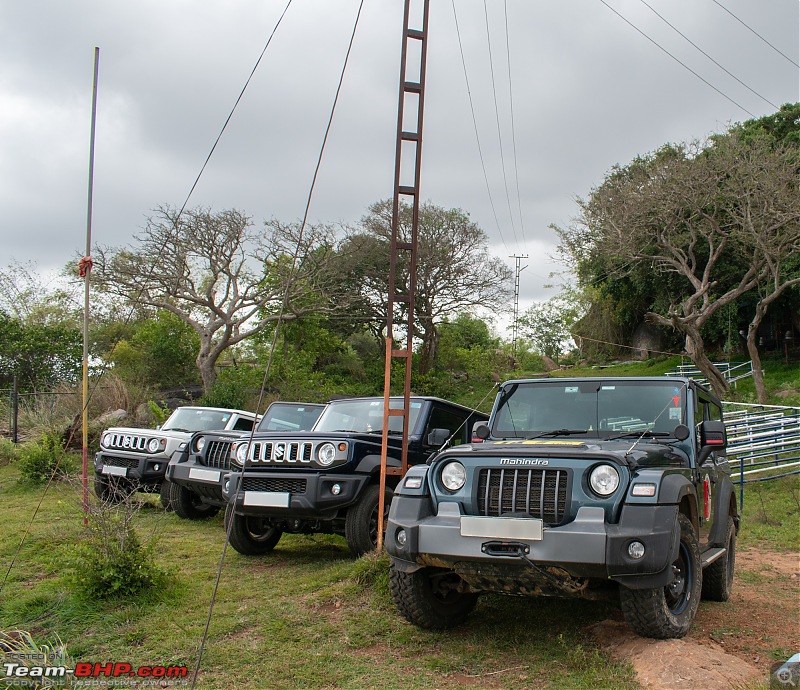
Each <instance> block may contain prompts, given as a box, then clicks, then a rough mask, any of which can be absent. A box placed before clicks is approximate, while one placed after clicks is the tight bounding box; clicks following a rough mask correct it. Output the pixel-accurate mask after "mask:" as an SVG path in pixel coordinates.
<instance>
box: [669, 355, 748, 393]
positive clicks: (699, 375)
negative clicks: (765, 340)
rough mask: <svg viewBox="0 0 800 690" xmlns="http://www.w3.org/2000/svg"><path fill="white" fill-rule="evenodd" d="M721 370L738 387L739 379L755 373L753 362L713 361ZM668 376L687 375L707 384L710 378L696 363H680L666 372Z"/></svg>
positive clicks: (726, 378) (728, 380)
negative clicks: (707, 377)
mask: <svg viewBox="0 0 800 690" xmlns="http://www.w3.org/2000/svg"><path fill="white" fill-rule="evenodd" d="M712 364H713V365H714V366H715V367H716V368H717V369H718V370H719V373H720V374H722V376H723V377H724V378H725V380H726V381H727V382H728V383H729V384H732V385H733V387H734V388H736V383H737V381H739V380H741V379H744V378H747V377H748V376H752V375H753V362H752V360H748V361H747V362H712ZM666 375H667V376H686V377H688V378H690V379H694V380H695V381H697V382H698V383H702V384H707V383H708V380H707V379H706V378H705V376H704V375H703V372H701V371H700V370H699V369H698V368H697V367H696V366H695V365H694V364H680V365H678V366H677V367H675V369H673V370H672V371H668V372H667V373H666Z"/></svg>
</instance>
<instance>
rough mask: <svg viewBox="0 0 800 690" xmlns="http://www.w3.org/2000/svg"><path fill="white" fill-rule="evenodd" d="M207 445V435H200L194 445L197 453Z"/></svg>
mask: <svg viewBox="0 0 800 690" xmlns="http://www.w3.org/2000/svg"><path fill="white" fill-rule="evenodd" d="M205 445H206V437H205V436H198V437H197V438H196V439H195V440H194V441H193V442H192V447H193V449H194V452H195V453H199V452H200V451H201V450H203V447H204V446H205Z"/></svg>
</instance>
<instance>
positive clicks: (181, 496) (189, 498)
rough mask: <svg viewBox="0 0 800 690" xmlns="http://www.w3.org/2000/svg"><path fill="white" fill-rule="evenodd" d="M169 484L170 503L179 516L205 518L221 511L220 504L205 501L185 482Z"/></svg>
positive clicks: (188, 518)
mask: <svg viewBox="0 0 800 690" xmlns="http://www.w3.org/2000/svg"><path fill="white" fill-rule="evenodd" d="M169 484H170V487H169V503H170V506H172V510H174V511H175V515H177V516H178V517H181V518H184V519H185V520H205V519H206V518H210V517H214V516H215V515H216V514H217V513H218V512H219V506H215V505H210V504H208V503H204V502H203V499H202V498H200V496H198V495H197V494H196V493H194V492H193V491H189V489H187V488H186V487H185V486H183V484H176V483H175V482H169Z"/></svg>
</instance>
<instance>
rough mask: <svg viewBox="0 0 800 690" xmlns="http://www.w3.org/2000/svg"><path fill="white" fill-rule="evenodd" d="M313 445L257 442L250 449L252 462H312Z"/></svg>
mask: <svg viewBox="0 0 800 690" xmlns="http://www.w3.org/2000/svg"><path fill="white" fill-rule="evenodd" d="M311 447H312V444H311V443H310V442H304V443H301V442H300V441H256V442H254V443H253V447H252V448H251V449H250V460H251V461H252V462H311V450H312V448H311Z"/></svg>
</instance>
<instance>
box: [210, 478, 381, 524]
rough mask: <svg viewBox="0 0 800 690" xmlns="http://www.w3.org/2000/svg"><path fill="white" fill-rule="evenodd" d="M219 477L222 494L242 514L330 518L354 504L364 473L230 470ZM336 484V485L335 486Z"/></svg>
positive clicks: (362, 485)
mask: <svg viewBox="0 0 800 690" xmlns="http://www.w3.org/2000/svg"><path fill="white" fill-rule="evenodd" d="M226 479H227V480H228V481H227V484H225V482H224V480H223V489H222V495H223V498H225V499H226V500H227V501H228V502H232V501H233V503H234V507H235V511H236V512H237V513H239V514H242V515H264V516H269V517H292V518H301V519H317V520H330V519H333V518H335V517H336V516H337V513H338V512H339V511H340V510H341V509H342V508H347V507H348V506H351V505H352V504H354V503H355V502H356V501H357V500H358V498H359V496H360V495H361V491H362V489H363V488H364V485H365V484H366V483H367V482H368V481H369V479H370V478H369V475H366V474H328V473H317V472H269V471H266V472H264V471H262V472H246V473H244V475H242V474H240V473H238V472H234V473H231V474H229V475H227V476H226ZM337 487H338V488H337Z"/></svg>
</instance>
